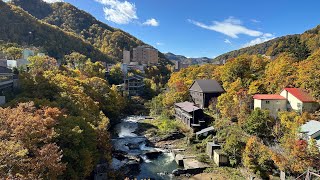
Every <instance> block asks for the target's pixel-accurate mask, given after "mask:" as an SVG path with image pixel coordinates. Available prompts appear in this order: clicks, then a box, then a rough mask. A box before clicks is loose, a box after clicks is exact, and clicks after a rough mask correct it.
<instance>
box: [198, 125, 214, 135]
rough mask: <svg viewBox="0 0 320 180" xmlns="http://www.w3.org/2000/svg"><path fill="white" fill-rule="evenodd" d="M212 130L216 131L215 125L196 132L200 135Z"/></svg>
mask: <svg viewBox="0 0 320 180" xmlns="http://www.w3.org/2000/svg"><path fill="white" fill-rule="evenodd" d="M210 131H214V128H213V126H210V127H207V128H204V129H202V130H201V131H198V132H196V134H197V135H199V134H203V133H206V132H210Z"/></svg>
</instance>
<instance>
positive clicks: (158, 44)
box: [156, 42, 164, 46]
mask: <svg viewBox="0 0 320 180" xmlns="http://www.w3.org/2000/svg"><path fill="white" fill-rule="evenodd" d="M156 45H157V46H163V45H164V43H162V42H157V43H156Z"/></svg>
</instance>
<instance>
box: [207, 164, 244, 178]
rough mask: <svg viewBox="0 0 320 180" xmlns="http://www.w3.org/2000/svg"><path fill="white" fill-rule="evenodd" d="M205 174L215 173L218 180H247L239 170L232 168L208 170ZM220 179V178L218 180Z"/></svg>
mask: <svg viewBox="0 0 320 180" xmlns="http://www.w3.org/2000/svg"><path fill="white" fill-rule="evenodd" d="M205 173H214V174H215V177H217V179H231V180H245V179H246V178H245V177H244V176H243V175H242V173H241V172H240V170H239V169H236V168H231V167H212V168H207V169H206V170H205ZM218 177H219V178H218Z"/></svg>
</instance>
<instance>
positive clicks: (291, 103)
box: [280, 90, 303, 111]
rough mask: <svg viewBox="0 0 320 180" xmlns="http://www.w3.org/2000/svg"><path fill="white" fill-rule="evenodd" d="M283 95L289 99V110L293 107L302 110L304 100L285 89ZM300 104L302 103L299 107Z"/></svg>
mask: <svg viewBox="0 0 320 180" xmlns="http://www.w3.org/2000/svg"><path fill="white" fill-rule="evenodd" d="M280 95H281V96H283V97H285V98H286V99H287V100H288V103H289V104H288V110H290V109H293V110H296V111H301V110H302V109H301V108H302V104H303V103H302V102H301V101H300V100H299V99H297V98H296V97H295V96H293V95H292V94H290V93H289V92H288V91H286V90H283V91H282V92H281V94H280ZM298 104H300V105H301V107H298Z"/></svg>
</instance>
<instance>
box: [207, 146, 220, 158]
mask: <svg viewBox="0 0 320 180" xmlns="http://www.w3.org/2000/svg"><path fill="white" fill-rule="evenodd" d="M220 148H221V146H220V145H219V144H216V143H214V142H208V143H207V154H208V156H209V157H210V159H212V157H213V151H214V150H216V149H220Z"/></svg>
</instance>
